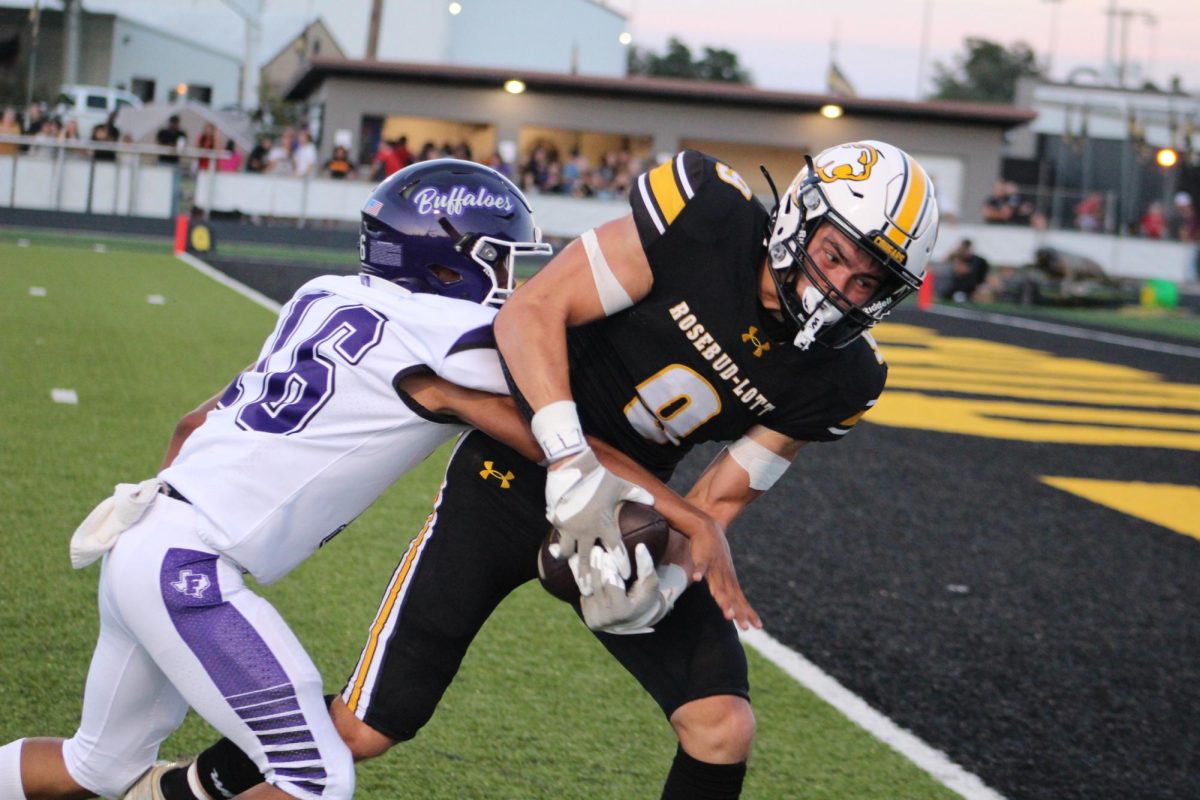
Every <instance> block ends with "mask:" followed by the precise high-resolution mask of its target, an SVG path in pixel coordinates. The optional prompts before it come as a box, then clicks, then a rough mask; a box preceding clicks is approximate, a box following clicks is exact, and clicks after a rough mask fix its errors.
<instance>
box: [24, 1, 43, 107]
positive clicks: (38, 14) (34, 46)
mask: <svg viewBox="0 0 1200 800" xmlns="http://www.w3.org/2000/svg"><path fill="white" fill-rule="evenodd" d="M29 26H30V28H29V78H28V80H27V82H26V84H25V107H26V108H29V107H30V106H32V105H33V76H34V74H35V73H36V72H37V52H38V34H39V32H40V30H41V27H42V0H34V3H33V8H31V9H29Z"/></svg>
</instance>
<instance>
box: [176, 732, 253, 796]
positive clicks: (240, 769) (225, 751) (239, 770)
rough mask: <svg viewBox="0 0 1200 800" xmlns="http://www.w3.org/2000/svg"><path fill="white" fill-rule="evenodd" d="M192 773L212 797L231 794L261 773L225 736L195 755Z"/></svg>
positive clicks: (250, 783)
mask: <svg viewBox="0 0 1200 800" xmlns="http://www.w3.org/2000/svg"><path fill="white" fill-rule="evenodd" d="M196 774H197V775H199V777H200V785H201V786H203V787H204V791H206V792H208V796H209V797H213V798H216V800H221V798H223V797H234V796H236V795H239V794H241V793H242V792H244V791H246V790H247V789H249V788H251V787H253V786H257V785H258V784H260V783H262V782H263V776H262V773H261V772H259V771H258V767H257V766H255V764H254V762H253V761H251V760H250V756H248V755H246V754H245V753H243V752H242V751H241V749H240V748H239V747H238V746H237V745H236V744H234V743H233V742H231V741H229V740H228V739H222V740H221V741H219V742H217V743H216V744H214V745H213V746H212V747H210V748H208V749H207V750H205V751H204V752H203V753H201V754H200V755H198V756H197V757H196ZM167 800H171V798H169V797H168V798H167Z"/></svg>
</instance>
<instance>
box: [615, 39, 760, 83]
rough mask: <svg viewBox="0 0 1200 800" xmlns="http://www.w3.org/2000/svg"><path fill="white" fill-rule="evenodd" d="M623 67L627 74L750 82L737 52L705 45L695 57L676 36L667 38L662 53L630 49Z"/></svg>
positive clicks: (748, 74)
mask: <svg viewBox="0 0 1200 800" xmlns="http://www.w3.org/2000/svg"><path fill="white" fill-rule="evenodd" d="M626 67H627V71H628V73H629V74H630V75H654V76H658V77H662V78H684V79H688V80H701V81H724V82H726V83H750V73H749V72H748V71H746V70H744V69H742V67H741V65H740V64H739V63H738V56H737V53H734V52H733V51H731V50H724V49H717V48H712V47H705V48H704V56H703V57H702V58H700V59H699V60H697V59H695V58H694V57H693V56H692V51H691V48H689V47H688V46H687V45H686V44H684V43H683V42H681V41H680V40H679V39H676V38H675V37H671V39H670V40H668V41H667V51H666V52H665V53H663V54H662V55H659V54H657V53H654V52H652V51H650V50H640V49H638V48H636V47H631V48H629V56H628V58H627V59H626Z"/></svg>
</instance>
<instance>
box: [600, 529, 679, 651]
mask: <svg viewBox="0 0 1200 800" xmlns="http://www.w3.org/2000/svg"><path fill="white" fill-rule="evenodd" d="M634 557H635V558H636V559H637V567H638V575H639V577H638V579H637V580H636V581H634V583H633V586H630V587H629V589H628V590H626V588H625V581H624V580H622V579H621V577H620V574H619V572H618V570H617V565H616V564H615V563H614V559H613V556H612V555H611V554H610V553H607V552H605V551H604V550H603V549H601V548H599V547H593V548H592V555H591V559H590V564H589V566H590V567H591V570H592V573H593V574H592V581H593V582H594V583H595V584H596V591H595V592H594V593H593V594H592V595H591V596H590V597H582V598H580V600H579V605H580V608H581V610H582V611H583V621H584V622H586V623H587V626H588V627H589V628H591V629H592V630H594V631H604V632H605V633H619V634H628V633H653V632H654V628H653V626H654V625H656V624H657V623H658V622H659V620H661V619H662V618H663V617H665V616H666V615H667V614H668V613H669V612H670V611H671V609H672V608H673V607H674V605H675V601H676V600H677V599H679V595H681V594H683V591H684V589H686V588H687V586H688V577H687V572H686V571H685V570H684V569H683V567H681V566H679V565H678V564H664V565H662V566H661V567H659V568H658V569H657V570H656V569H655V568H654V558H653V557H652V556H651V555H650V551H649V550H648V549H646V545H644V544H639V545H638V546H637V547H636V548H634Z"/></svg>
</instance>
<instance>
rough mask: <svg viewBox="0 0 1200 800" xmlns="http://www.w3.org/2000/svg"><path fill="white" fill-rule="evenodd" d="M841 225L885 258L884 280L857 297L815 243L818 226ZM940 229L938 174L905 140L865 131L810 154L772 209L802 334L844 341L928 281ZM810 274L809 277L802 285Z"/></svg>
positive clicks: (785, 299)
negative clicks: (881, 138)
mask: <svg viewBox="0 0 1200 800" xmlns="http://www.w3.org/2000/svg"><path fill="white" fill-rule="evenodd" d="M821 225H832V226H834V227H835V228H837V230H839V231H840V232H841V233H843V234H845V235H846V236H847V237H849V238H850V240H851V241H853V242H854V243H855V245H857V246H858V247H859V248H860V249H862V250H863V251H865V252H866V253H867V254H868V255H869V256H870V257H871V258H872V259H873V260H874V261H875V262H876V263H878V264H879V265H881V266H882V268H883V272H882V273H881V277H882V280H881V281H880V284H879V287H878V289H876V290H875V291H874V293H873V294H872V296H871V297H870V298H868V299H866V300H865V301H861V302H858V303H854V302H851V301H850V299H849V298H847V297H846V296H845V295H844V294H843V293H842V292H841V291H839V289H838V288H837V287H836V286H834V285H833V283H832V282H831V281H830V280H829V279H828V278H827V277H826V276H825V274H824V273H823V272H822V271H821V268H820V267H819V266H818V265H817V263H816V261H815V260H814V259H813V258H812V257H811V256H810V255H809V253H808V251H807V250H806V247H805V245H806V243H807V242H810V241H811V240H812V236H813V234H814V233H815V231H816V230H817V228H818V226H821ZM937 231H938V207H937V200H936V198H935V196H934V190H933V184H932V182H931V181H930V180H929V176H928V175H927V174H926V173H925V170H924V169H922V168H921V165H920V164H918V163H917V162H916V160H914V159H913V158H912V156H910V155H908V154H907V153H905V152H904V151H903V150H901V149H900V148H898V147H895V146H893V145H890V144H886V143H884V142H875V141H863V142H850V143H847V144H841V145H837V146H836V147H831V148H829V149H828V150H825V151H823V152H821V153H820V154H819V155H817V156H816V157H814V158H812V159H810V160H809V164H808V166H807V167H805V168H804V169H802V170H800V173H799V174H798V175H796V177H795V179H794V180H793V181H792V183H791V185H790V186H788V188H787V191H786V192H785V193H784V196H783V197H782V198H780V200H779V204H778V206H777V207H776V208H775V211H774V212H773V214H772V218H771V230H770V234H769V237H768V239H767V248H768V258H769V261H770V267H771V275H772V277H773V278H774V279H775V283H776V288H777V290H778V292H779V299H780V303H781V305H782V307H783V310H784V313H785V314H786V315H787V316H788V317H790V318H791V320H792V322H793V323H794V324H795V325H796V326H798V330H797V333H796V339H795V344H796V346H797V347H799V348H801V349H808V347H809V346H810V345H812V343H813V342H819V343H820V344H823V345H826V346H828V347H844V346H845V345H847V344H849V343H850V342H852V341H854V340H855V339H856V338H858V337H859V336H860V335H861V334H862V333H863V331H865V330H867V329H868V328H870V327H872V326H874V325H875V324H876V323H877V322H879V321H880V320H881V319H883V318H884V317H885V316H886V315H887V314H888V313H890V312H891V310H892V309H893V308H895V307H896V305H897V304H899V303H900V301H901V300H903V299H904V298H905V297H907V296H908V295H910V294H912V293H913V292H914V291H916V290H917V289H918V288H920V286H921V282H922V281H923V280H924V279H925V270H926V267H927V265H928V264H929V258H930V254H931V253H932V252H933V245H934V241H935V240H936V239H937ZM801 276H803V277H804V278H805V279H806V283H807V286H806V288H804V289H803V291H800V292H799V293H797V282H798V280H799V278H800V277H801Z"/></svg>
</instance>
